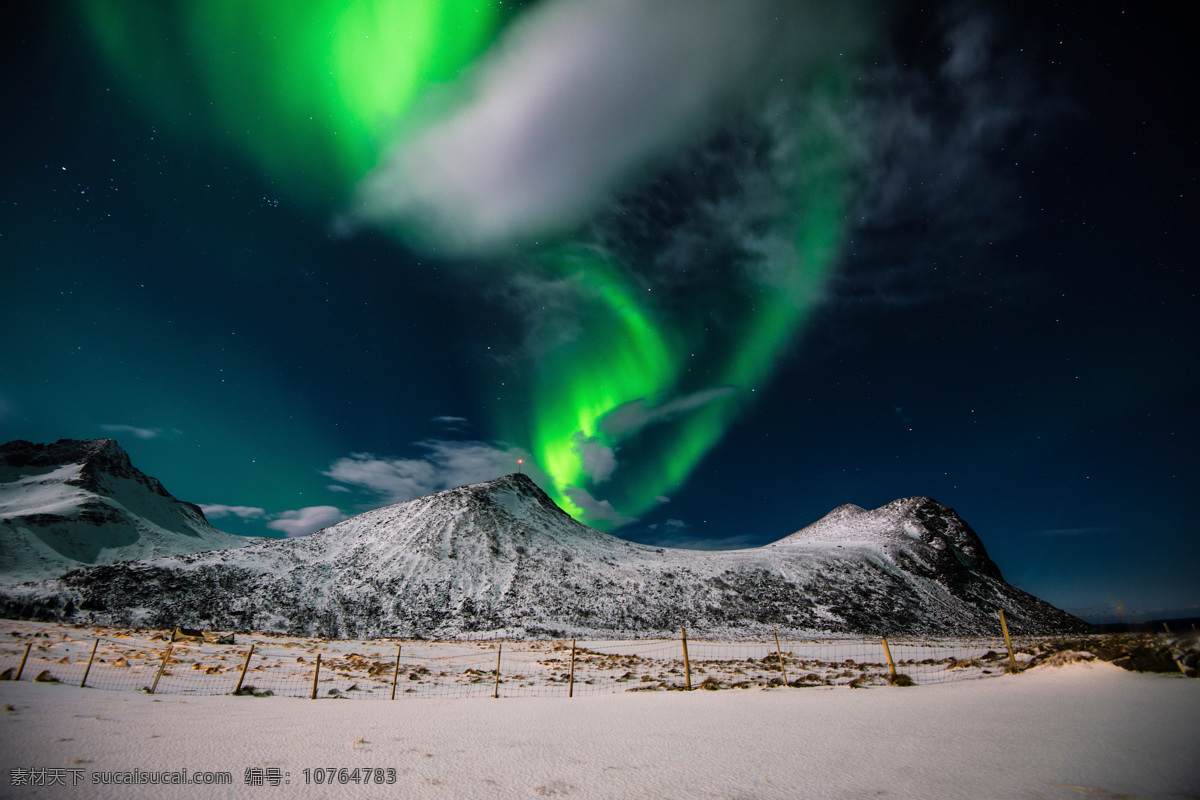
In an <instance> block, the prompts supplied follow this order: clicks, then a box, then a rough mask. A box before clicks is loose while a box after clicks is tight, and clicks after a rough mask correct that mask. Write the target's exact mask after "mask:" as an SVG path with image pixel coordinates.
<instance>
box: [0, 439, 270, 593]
mask: <svg viewBox="0 0 1200 800" xmlns="http://www.w3.org/2000/svg"><path fill="white" fill-rule="evenodd" d="M248 541H249V540H248V539H246V538H245V537H243V536H233V535H232V534H228V533H224V532H222V531H219V530H217V529H216V528H214V527H212V526H211V525H209V524H208V520H206V519H205V518H204V512H202V511H201V510H200V509H199V507H197V506H194V505H192V504H191V503H184V502H181V501H179V500H176V499H175V498H174V497H172V496H171V494H170V492H168V491H167V490H166V489H164V488H163V485H162V484H161V483H159V482H158V480H156V479H155V478H151V477H150V476H148V475H145V474H143V473H142V472H141V471H139V470H138V469H137V468H136V467H134V466H133V464H132V463H130V461H129V455H128V454H127V453H126V452H125V451H124V450H122V449H121V447H120V446H119V445H118V444H117V443H116V442H115V441H113V440H112V439H87V440H76V439H60V440H59V441H57V442H55V443H54V444H48V445H42V444H33V443H32V442H26V441H15V442H9V443H8V444H4V445H0V583H10V582H17V581H25V580H36V579H42V578H46V577H48V576H56V575H62V574H64V573H66V572H69V571H70V570H73V569H78V568H79V567H83V566H87V565H93V564H107V563H112V562H116V561H128V560H131V559H144V558H156V557H159V556H168V555H178V554H181V553H195V552H199V551H202V550H213V549H217V548H228V547H240V546H242V545H244V544H246V543H247V542H248Z"/></svg>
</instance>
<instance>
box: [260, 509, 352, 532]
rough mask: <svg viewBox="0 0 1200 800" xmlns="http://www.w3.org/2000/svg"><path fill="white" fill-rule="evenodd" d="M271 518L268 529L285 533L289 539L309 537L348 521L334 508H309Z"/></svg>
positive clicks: (274, 515) (285, 512)
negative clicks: (323, 529)
mask: <svg viewBox="0 0 1200 800" xmlns="http://www.w3.org/2000/svg"><path fill="white" fill-rule="evenodd" d="M271 517H272V520H271V521H270V522H268V523H267V527H268V528H270V529H272V530H276V531H283V532H284V533H285V534H287V536H288V538H292V537H296V536H307V535H309V534H310V533H314V532H316V531H319V530H321V529H322V528H327V527H329V526H330V525H334V524H336V523H338V522H341V521H342V520H344V519H346V515H345V514H343V513H342V512H341V511H340V510H339V509H337V508H335V507H333V506H309V507H307V508H300V509H296V510H295V511H283V512H280V513H278V514H272V515H271Z"/></svg>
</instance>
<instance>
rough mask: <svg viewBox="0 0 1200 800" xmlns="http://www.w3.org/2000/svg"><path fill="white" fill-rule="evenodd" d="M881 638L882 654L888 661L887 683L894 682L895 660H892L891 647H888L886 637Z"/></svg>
mask: <svg viewBox="0 0 1200 800" xmlns="http://www.w3.org/2000/svg"><path fill="white" fill-rule="evenodd" d="M882 638H883V654H884V656H886V657H887V662H888V683H894V682H895V680H896V662H895V661H893V660H892V648H890V647H888V640H887V637H886V636H884V637H882Z"/></svg>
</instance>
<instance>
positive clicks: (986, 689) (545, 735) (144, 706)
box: [0, 662, 1200, 800]
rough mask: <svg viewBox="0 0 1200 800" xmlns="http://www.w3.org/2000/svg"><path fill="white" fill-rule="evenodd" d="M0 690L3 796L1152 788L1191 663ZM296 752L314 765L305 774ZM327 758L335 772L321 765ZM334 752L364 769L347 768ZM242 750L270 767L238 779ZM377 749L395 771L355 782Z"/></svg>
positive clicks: (1176, 782) (1174, 730)
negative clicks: (330, 695)
mask: <svg viewBox="0 0 1200 800" xmlns="http://www.w3.org/2000/svg"><path fill="white" fill-rule="evenodd" d="M0 705H2V710H0V797H4V798H9V797H12V798H33V797H54V798H97V800H104V798H168V799H170V798H189V799H191V798H210V797H211V798H216V797H222V798H224V797H230V798H263V797H277V796H278V797H282V796H285V795H286V796H288V797H301V798H306V797H313V798H379V797H400V798H426V797H428V798H536V797H545V796H560V797H574V798H667V799H669V798H762V799H763V800H768V799H773V798H780V799H782V798H788V799H789V800H790V799H791V798H812V799H814V800H820V799H821V798H838V799H839V800H840V799H841V798H862V797H871V796H886V797H890V798H902V799H903V798H922V800H925V799H926V798H961V797H971V798H1082V797H1105V796H1125V797H1153V798H1160V800H1169V799H1170V798H1187V797H1195V796H1196V792H1197V788H1198V787H1200V764H1198V762H1197V749H1196V746H1195V743H1196V742H1197V741H1200V714H1197V713H1196V712H1197V711H1198V710H1200V682H1198V681H1194V680H1188V679H1186V678H1183V677H1182V676H1164V675H1148V674H1137V673H1129V672H1126V671H1124V670H1121V669H1120V668H1118V667H1115V666H1112V665H1110V664H1105V663H1100V662H1093V663H1087V664H1072V665H1069V666H1066V667H1061V668H1053V667H1047V666H1039V667H1036V668H1034V669H1031V670H1029V671H1028V672H1025V673H1023V674H1020V675H1012V676H1004V677H1000V678H998V679H996V680H975V681H958V682H954V683H949V684H940V685H931V686H918V687H914V688H895V687H880V688H869V689H866V690H863V691H853V690H850V689H848V688H845V687H844V686H826V687H821V688H814V689H810V690H807V691H799V690H794V689H785V688H782V687H779V688H762V687H756V688H753V689H750V690H746V691H737V692H732V691H725V692H704V691H697V692H691V693H685V692H655V693H632V694H630V693H623V694H603V695H594V696H589V697H577V698H575V699H572V700H569V701H568V700H561V699H556V698H549V697H523V698H521V697H518V698H512V699H507V700H503V699H502V700H499V701H496V700H491V699H483V698H480V699H447V698H444V697H438V698H435V699H433V700H430V701H428V702H422V703H387V702H380V703H345V702H321V703H312V702H305V701H297V700H291V699H287V698H282V697H230V696H216V697H198V696H181V695H166V696H149V695H146V694H143V693H138V692H110V691H89V690H80V689H76V688H73V687H69V686H54V685H46V684H39V683H33V682H30V681H28V680H22V681H20V682H12V681H8V682H0ZM316 768H321V769H322V770H326V769H327V770H328V771H327V772H322V773H321V776H322V778H323V782H322V783H321V784H320V785H317V784H316V783H315V782H314V780H315V776H316V774H317V773H316V772H315V769H316ZM343 768H345V769H346V772H345V773H343V774H344V776H345V778H346V782H344V783H343V782H341V780H340V779H339V780H335V779H334V777H333V776H335V775H338V774H339V772H338V771H339V770H341V769H343ZM377 768H378V769H383V770H385V772H384V773H377V772H376V771H375V770H376V769H377ZM38 769H41V770H43V771H42V773H41V774H42V775H43V776H45V774H46V772H45V770H54V769H57V770H60V771H62V772H60V774H74V775H78V776H79V778H80V780H81V781H82V783H81V784H80V785H78V786H71V785H67V786H61V785H59V786H52V787H51V786H24V785H20V786H18V785H13V784H12V776H13V775H14V770H17V773H16V774H18V775H20V774H24V775H26V776H27V775H28V774H29V773H30V772H31V771H35V770H38ZM68 769H73V770H77V772H76V773H65V770H68ZM184 769H186V770H188V771H189V774H195V773H197V772H199V771H202V770H207V771H220V772H227V773H229V775H230V776H231V784H230V785H228V786H199V785H187V786H161V785H103V784H93V783H91V782H90V781H91V780H92V778H93V776H98V775H99V774H101V773H105V772H114V771H115V772H122V771H131V770H147V771H159V770H176V771H177V770H184ZM306 769H307V770H308V771H309V772H308V780H307V782H306V774H305V770H306ZM355 769H359V770H366V771H367V772H362V773H360V777H359V780H358V782H355V781H354V780H353V779H352V776H353V775H354V772H353V770H355ZM247 770H250V771H251V772H250V773H249V774H250V777H253V775H254V774H255V773H256V774H257V775H259V776H262V775H263V774H267V775H272V774H273V775H275V776H277V777H279V779H280V780H281V781H284V780H286V781H288V783H287V784H286V785H284V784H282V783H281V785H280V786H277V787H272V786H270V785H258V786H256V785H248V784H247V776H248V773H247ZM386 770H391V771H392V773H391V776H392V779H393V780H394V783H391V784H376V783H363V782H362V778H361V775H363V774H368V775H370V776H374V775H376V774H383V775H386V774H388V773H387V772H386ZM68 783H69V781H68Z"/></svg>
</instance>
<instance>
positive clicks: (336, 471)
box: [322, 439, 545, 503]
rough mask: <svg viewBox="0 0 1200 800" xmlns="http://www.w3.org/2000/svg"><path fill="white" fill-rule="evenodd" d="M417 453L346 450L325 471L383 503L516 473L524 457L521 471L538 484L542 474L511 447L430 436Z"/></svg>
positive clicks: (528, 459)
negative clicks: (420, 453)
mask: <svg viewBox="0 0 1200 800" xmlns="http://www.w3.org/2000/svg"><path fill="white" fill-rule="evenodd" d="M418 446H419V447H420V448H422V449H423V450H425V455H424V457H422V458H399V457H394V456H379V455H375V454H373V453H351V454H350V455H349V456H346V457H345V458H339V459H338V460H337V461H335V462H333V464H331V465H330V467H329V469H328V470H326V471H325V472H324V473H322V474H324V475H325V476H326V477H329V478H333V479H334V480H335V481H338V482H339V483H341V484H344V485H346V486H350V487H354V488H356V489H360V490H363V491H366V492H368V493H370V494H372V495H374V496H375V497H376V498H377V499H378V500H380V501H382V502H384V503H400V502H403V501H405V500H411V499H413V498H414V497H421V496H422V495H426V494H430V493H432V492H437V491H441V490H442V489H449V488H453V487H455V486H462V485H464V484H469V483H479V482H481V481H487V480H491V479H493V478H498V477H500V476H502V475H508V474H510V473H512V472H516V471H517V470H518V469H519V467H518V464H517V460H518V459H524V461H525V465H524V469H525V472H527V473H530V474H531V476H532V477H533V478H534V480H535V481H538V482H539V483H543V482H544V480H545V476H544V475H542V474H541V473H540V472H539V471H538V470H537V469H536V468H533V467H531V465H530V458H529V454H528V453H526V452H525V451H523V450H520V449H518V448H515V447H510V446H507V445H502V444H492V443H489V442H478V441H467V442H460V441H446V440H440V439H431V440H427V441H424V442H419V443H418Z"/></svg>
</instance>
